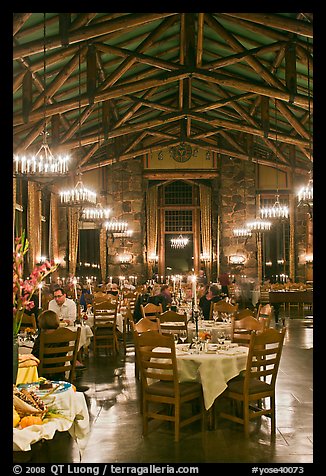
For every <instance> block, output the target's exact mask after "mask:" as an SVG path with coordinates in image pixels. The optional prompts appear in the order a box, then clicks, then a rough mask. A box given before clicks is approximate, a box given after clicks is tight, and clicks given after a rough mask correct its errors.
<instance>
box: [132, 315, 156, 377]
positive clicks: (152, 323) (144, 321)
mask: <svg viewBox="0 0 326 476" xmlns="http://www.w3.org/2000/svg"><path fill="white" fill-rule="evenodd" d="M131 328H132V332H133V340H134V344H135V337H134V335H135V333H137V334H142V333H143V332H147V331H156V332H161V326H160V320H159V318H152V319H149V318H148V317H142V318H141V319H139V321H138V322H134V321H132V322H131ZM135 377H136V378H137V379H139V368H138V358H137V348H136V345H135Z"/></svg>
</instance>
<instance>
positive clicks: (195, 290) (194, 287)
mask: <svg viewBox="0 0 326 476" xmlns="http://www.w3.org/2000/svg"><path fill="white" fill-rule="evenodd" d="M192 297H193V298H194V303H195V306H196V307H197V289H196V276H195V275H194V276H193V278H192Z"/></svg>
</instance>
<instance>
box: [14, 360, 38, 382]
mask: <svg viewBox="0 0 326 476" xmlns="http://www.w3.org/2000/svg"><path fill="white" fill-rule="evenodd" d="M37 379H38V372H37V365H33V366H31V367H22V368H18V372H17V378H16V385H18V384H19V383H32V382H36V381H37Z"/></svg>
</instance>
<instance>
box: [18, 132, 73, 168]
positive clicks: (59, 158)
mask: <svg viewBox="0 0 326 476" xmlns="http://www.w3.org/2000/svg"><path fill="white" fill-rule="evenodd" d="M69 161H70V155H68V154H66V155H56V156H55V155H53V153H52V152H51V150H50V147H49V145H48V143H47V141H46V134H45V132H44V133H43V143H42V145H41V147H40V148H39V150H38V151H37V152H36V154H30V155H22V156H19V155H18V154H14V163H15V165H14V175H25V176H27V175H30V176H40V177H51V176H57V175H66V174H67V173H68V162H69Z"/></svg>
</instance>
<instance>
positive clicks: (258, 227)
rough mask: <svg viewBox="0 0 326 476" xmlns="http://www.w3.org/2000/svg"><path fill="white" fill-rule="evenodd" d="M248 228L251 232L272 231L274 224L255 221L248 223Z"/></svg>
mask: <svg viewBox="0 0 326 476" xmlns="http://www.w3.org/2000/svg"><path fill="white" fill-rule="evenodd" d="M246 226H247V228H248V229H249V230H250V231H254V232H255V231H256V232H263V231H269V230H270V229H271V226H272V223H271V222H270V221H265V220H254V221H249V222H247V223H246Z"/></svg>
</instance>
